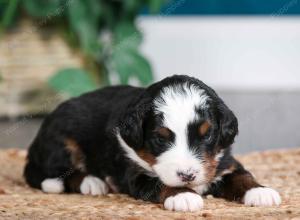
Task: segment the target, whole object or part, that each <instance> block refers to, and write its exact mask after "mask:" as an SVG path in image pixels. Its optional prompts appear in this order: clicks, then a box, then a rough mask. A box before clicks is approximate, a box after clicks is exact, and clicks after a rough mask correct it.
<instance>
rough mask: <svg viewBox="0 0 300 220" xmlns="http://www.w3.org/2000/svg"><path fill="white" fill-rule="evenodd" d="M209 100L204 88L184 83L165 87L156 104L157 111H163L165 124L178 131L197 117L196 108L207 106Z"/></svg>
mask: <svg viewBox="0 0 300 220" xmlns="http://www.w3.org/2000/svg"><path fill="white" fill-rule="evenodd" d="M207 100H208V96H207V95H206V94H205V91H204V90H202V89H199V88H196V87H195V86H188V85H186V84H184V85H181V86H175V87H166V88H164V89H163V91H162V92H161V96H160V97H159V98H157V99H156V100H155V101H154V105H155V107H156V108H155V110H156V112H157V113H163V118H164V125H165V126H166V127H168V128H170V129H172V130H173V131H177V130H183V129H185V128H186V126H187V125H188V123H189V122H192V121H193V120H195V119H196V117H197V114H196V111H195V110H196V108H200V109H205V108H207Z"/></svg>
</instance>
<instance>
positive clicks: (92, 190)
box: [80, 176, 108, 196]
mask: <svg viewBox="0 0 300 220" xmlns="http://www.w3.org/2000/svg"><path fill="white" fill-rule="evenodd" d="M80 192H81V193H82V194H84V195H88V194H91V195H93V196H95V195H105V194H107V193H108V187H107V185H106V183H105V182H103V181H102V180H101V179H99V178H98V177H94V176H86V177H84V179H83V181H82V182H81V184H80Z"/></svg>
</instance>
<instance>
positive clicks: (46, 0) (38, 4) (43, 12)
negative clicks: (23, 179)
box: [22, 0, 62, 18]
mask: <svg viewBox="0 0 300 220" xmlns="http://www.w3.org/2000/svg"><path fill="white" fill-rule="evenodd" d="M22 2H23V6H24V8H25V10H26V11H27V13H29V15H31V16H33V17H38V18H41V17H47V16H50V15H52V14H54V13H55V12H56V10H59V8H60V5H61V2H62V0H23V1H22Z"/></svg>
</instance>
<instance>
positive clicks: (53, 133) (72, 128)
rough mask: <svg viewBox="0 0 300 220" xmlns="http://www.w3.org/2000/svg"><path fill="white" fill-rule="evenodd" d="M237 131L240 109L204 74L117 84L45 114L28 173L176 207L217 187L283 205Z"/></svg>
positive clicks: (73, 189)
mask: <svg viewBox="0 0 300 220" xmlns="http://www.w3.org/2000/svg"><path fill="white" fill-rule="evenodd" d="M237 132H238V122H237V119H236V117H235V116H234V114H233V112H232V111H231V110H230V109H229V108H228V107H227V106H226V105H225V104H224V102H223V101H222V100H221V99H220V98H219V97H218V95H217V94H216V93H215V91H214V90H212V89H211V88H210V87H208V86H207V85H205V84H204V83H203V82H201V81H200V80H198V79H195V78H192V77H188V76H172V77H169V78H166V79H164V80H162V81H160V82H157V83H155V84H153V85H151V86H149V87H148V88H137V87H131V86H113V87H107V88H104V89H100V90H97V91H94V92H91V93H87V94H85V95H82V96H80V97H78V98H73V99H71V100H69V101H67V102H65V103H63V104H61V105H60V106H58V108H57V109H56V110H55V111H54V112H53V113H52V114H50V115H49V116H48V117H47V118H46V119H45V121H44V122H43V124H42V126H41V128H40V130H39V132H38V134H37V137H36V138H35V140H34V141H33V143H32V145H31V147H30V149H29V154H28V158H27V164H26V167H25V171H24V176H25V178H26V181H27V183H28V184H29V185H30V186H32V187H35V188H39V189H42V190H43V191H44V192H46V193H62V192H70V193H82V194H85V195H86V194H91V195H105V194H107V193H108V192H114V193H117V192H118V193H126V194H128V195H130V196H132V197H134V198H136V199H142V200H146V201H151V202H154V203H162V204H164V207H165V208H166V209H168V210H174V211H197V210H199V209H201V208H202V207H203V200H202V197H201V196H202V195H207V194H212V195H213V196H214V197H221V198H224V199H227V200H231V201H238V202H242V203H244V204H245V205H248V206H272V205H279V204H280V203H281V198H280V196H279V194H278V193H277V192H276V191H275V190H273V189H271V188H267V187H265V186H262V185H260V184H259V183H257V181H256V180H255V179H254V177H253V176H252V175H251V174H250V173H249V172H248V171H247V170H245V169H244V168H243V166H242V165H241V164H240V163H239V162H238V161H237V160H235V159H234V158H233V156H232V155H231V147H230V146H231V145H232V143H233V141H234V138H235V136H236V134H237Z"/></svg>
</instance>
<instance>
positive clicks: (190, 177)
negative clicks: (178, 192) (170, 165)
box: [177, 172, 196, 182]
mask: <svg viewBox="0 0 300 220" xmlns="http://www.w3.org/2000/svg"><path fill="white" fill-rule="evenodd" d="M177 175H178V176H179V177H180V179H181V180H182V182H191V181H193V180H194V179H195V178H196V176H195V175H194V174H193V173H183V172H177Z"/></svg>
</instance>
